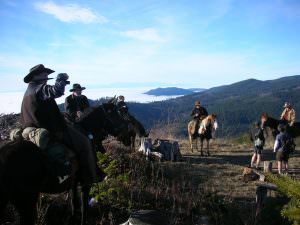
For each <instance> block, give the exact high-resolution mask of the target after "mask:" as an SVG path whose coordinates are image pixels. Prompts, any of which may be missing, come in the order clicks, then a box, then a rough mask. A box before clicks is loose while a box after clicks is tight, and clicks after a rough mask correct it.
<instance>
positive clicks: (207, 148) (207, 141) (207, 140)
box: [206, 139, 210, 156]
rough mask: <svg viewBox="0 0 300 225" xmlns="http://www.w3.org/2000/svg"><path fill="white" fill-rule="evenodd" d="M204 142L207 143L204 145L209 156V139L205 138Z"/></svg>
mask: <svg viewBox="0 0 300 225" xmlns="http://www.w3.org/2000/svg"><path fill="white" fill-rule="evenodd" d="M206 143H207V146H206V150H207V155H208V156H210V153H209V139H206Z"/></svg>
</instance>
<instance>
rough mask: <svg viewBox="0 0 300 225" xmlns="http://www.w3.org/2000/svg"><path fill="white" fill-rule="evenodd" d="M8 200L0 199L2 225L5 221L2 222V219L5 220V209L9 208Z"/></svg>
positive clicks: (0, 222)
mask: <svg viewBox="0 0 300 225" xmlns="http://www.w3.org/2000/svg"><path fill="white" fill-rule="evenodd" d="M7 203H8V202H7V200H6V199H4V198H2V197H1V199H0V224H2V222H3V221H1V218H4V213H5V209H6V206H7Z"/></svg>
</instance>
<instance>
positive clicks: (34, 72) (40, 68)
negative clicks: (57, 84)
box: [24, 64, 55, 83]
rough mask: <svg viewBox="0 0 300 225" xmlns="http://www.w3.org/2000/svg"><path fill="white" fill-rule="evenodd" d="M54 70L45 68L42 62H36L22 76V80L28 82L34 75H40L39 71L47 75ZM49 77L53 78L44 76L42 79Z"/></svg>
mask: <svg viewBox="0 0 300 225" xmlns="http://www.w3.org/2000/svg"><path fill="white" fill-rule="evenodd" d="M54 72H55V71H54V70H51V69H49V68H46V67H45V66H44V65H43V64H38V65H36V66H34V67H32V68H31V69H30V70H29V73H28V74H27V75H26V76H25V77H24V82H25V83H29V82H30V81H32V79H33V78H34V76H37V75H40V74H41V73H47V76H48V75H49V74H51V73H54ZM50 79H53V78H45V79H43V80H50Z"/></svg>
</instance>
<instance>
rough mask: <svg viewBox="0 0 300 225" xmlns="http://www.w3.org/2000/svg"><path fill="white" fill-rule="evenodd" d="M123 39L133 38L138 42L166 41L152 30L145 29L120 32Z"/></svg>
mask: <svg viewBox="0 0 300 225" xmlns="http://www.w3.org/2000/svg"><path fill="white" fill-rule="evenodd" d="M120 34H121V35H122V36H124V37H128V38H133V39H136V40H139V41H149V42H165V41H166V40H165V39H164V38H163V37H162V36H161V35H160V34H159V33H158V31H157V30H156V29H154V28H145V29H141V30H128V31H123V32H120Z"/></svg>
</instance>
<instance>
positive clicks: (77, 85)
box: [70, 84, 85, 92]
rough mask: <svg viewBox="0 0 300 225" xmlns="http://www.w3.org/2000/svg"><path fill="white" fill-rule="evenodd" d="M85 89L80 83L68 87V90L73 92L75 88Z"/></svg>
mask: <svg viewBox="0 0 300 225" xmlns="http://www.w3.org/2000/svg"><path fill="white" fill-rule="evenodd" d="M84 89H85V87H81V85H80V84H73V88H72V89H70V92H73V91H75V90H81V91H82V90H84Z"/></svg>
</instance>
